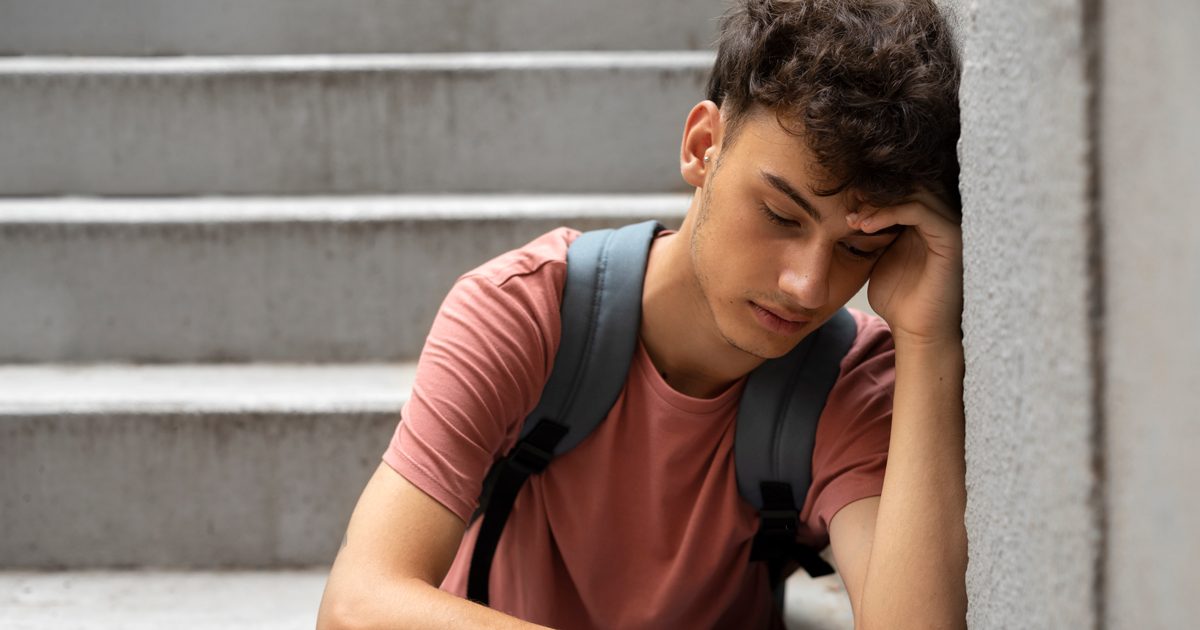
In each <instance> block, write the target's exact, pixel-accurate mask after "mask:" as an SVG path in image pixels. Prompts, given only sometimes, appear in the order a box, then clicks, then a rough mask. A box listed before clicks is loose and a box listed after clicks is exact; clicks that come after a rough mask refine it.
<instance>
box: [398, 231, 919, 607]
mask: <svg viewBox="0 0 1200 630" xmlns="http://www.w3.org/2000/svg"><path fill="white" fill-rule="evenodd" d="M578 234H579V233H578V232H576V231H573V230H569V229H566V228H560V229H558V230H555V231H553V232H550V233H548V234H546V235H544V236H542V237H540V238H538V239H537V240H535V241H533V242H532V243H530V244H528V245H526V246H525V247H522V248H521V249H518V250H514V251H512V252H509V253H507V254H504V255H503V256H500V257H499V258H496V259H495V260H492V261H491V262H489V263H487V264H485V265H483V266H482V267H480V268H479V269H476V270H474V271H472V272H470V273H468V274H466V275H464V276H463V277H462V278H461V279H459V281H458V283H457V284H455V286H454V288H453V289H452V290H451V291H450V294H449V295H448V296H447V297H446V300H445V302H444V303H443V304H442V307H441V310H440V311H439V312H438V315H437V318H436V320H435V321H434V324H433V328H432V330H431V331H430V334H429V338H428V340H427V341H426V343H425V348H424V350H423V351H422V353H421V359H420V363H419V364H418V367H417V375H416V381H415V383H414V386H413V394H412V398H411V399H410V400H409V402H408V404H407V405H405V407H404V410H403V412H402V419H401V421H400V424H399V426H398V427H397V429H396V433H395V435H394V437H393V438H392V442H391V444H390V446H389V448H388V450H387V452H386V453H385V454H384V457H383V458H384V461H386V462H387V463H388V464H389V465H390V466H391V467H392V468H394V469H395V470H396V471H397V472H399V473H400V474H401V475H403V476H404V477H405V478H406V479H408V480H409V481H410V482H412V483H413V484H414V485H416V486H417V487H418V488H420V489H421V490H423V491H424V492H425V493H427V494H428V495H429V496H431V497H433V498H434V499H436V500H437V501H439V502H441V503H442V504H443V505H445V506H446V507H448V508H449V509H450V510H452V511H453V512H454V513H455V514H457V515H458V516H459V517H461V518H462V519H463V520H464V521H466V520H468V519H469V518H470V516H471V514H472V512H473V511H474V510H475V508H476V505H477V498H478V496H479V492H480V487H481V484H482V482H483V478H484V477H485V476H486V474H487V472H488V469H489V468H490V467H491V466H492V464H493V463H494V462H495V461H497V460H498V459H500V458H502V457H503V456H504V455H505V454H506V453H508V451H509V450H510V449H512V447H513V446H514V445H515V444H516V441H517V437H518V434H519V433H520V430H521V425H522V421H523V420H524V418H525V416H526V415H527V414H529V413H530V412H531V411H532V410H533V407H534V406H535V405H536V403H537V401H538V398H539V397H540V395H541V390H542V387H543V386H544V385H545V383H546V380H547V379H548V378H549V376H550V370H551V368H552V365H553V361H554V355H555V352H556V351H557V349H558V341H559V336H560V332H561V329H560V318H559V303H560V300H561V297H562V287H563V282H564V280H565V278H566V253H567V246H568V245H569V244H570V243H571V241H573V240H574V239H575V237H576V236H578ZM852 313H853V315H854V319H855V321H856V323H857V324H858V329H859V330H858V337H857V340H856V341H855V343H854V346H853V348H852V349H851V351H850V353H849V354H848V355H847V356H846V358H845V359H844V360H843V361H842V364H841V374H840V376H839V379H838V381H837V384H836V385H835V386H834V388H833V391H832V392H831V393H830V396H829V400H828V402H827V404H826V406H825V410H824V413H823V414H822V415H821V419H820V422H819V424H818V428H817V438H816V445H815V451H814V453H813V473H814V474H813V484H812V487H811V489H810V490H809V493H808V497H807V500H806V502H805V504H804V508H803V509H802V512H801V515H800V518H801V526H800V534H799V539H800V540H801V541H802V542H805V543H808V544H813V545H820V546H823V545H824V544H826V543H827V541H828V527H829V520H830V519H831V518H833V515H834V514H835V513H837V511H838V510H840V509H841V508H842V507H843V506H845V505H847V504H848V503H851V502H853V501H855V500H858V499H861V498H864V497H869V496H875V495H878V494H879V493H880V490H881V489H882V487H883V472H884V468H885V466H886V463H887V447H888V439H889V435H890V429H891V413H892V391H893V383H894V381H895V371H894V349H893V344H892V339H891V334H890V332H889V331H888V329H887V325H886V324H884V323H883V321H882V320H880V319H879V318H876V317H871V316H868V315H865V314H863V313H861V312H858V311H852ZM743 385H744V379H743V380H742V381H741V382H739V383H737V384H736V385H734V386H733V387H731V388H730V389H729V390H728V391H726V392H725V393H723V394H721V395H720V396H718V397H717V398H713V399H698V398H691V397H689V396H685V395H683V394H681V393H679V392H677V391H675V390H673V389H671V387H670V386H668V385H667V384H666V382H664V381H663V380H662V377H661V376H660V375H659V374H658V373H657V372H656V371H655V369H654V366H653V364H652V363H651V362H650V359H649V357H648V356H647V354H646V352H645V349H644V348H642V346H641V344H640V343H639V344H638V349H637V352H636V354H635V356H634V360H633V364H632V366H631V367H630V371H629V379H628V380H627V381H626V384H625V389H624V390H623V391H622V392H621V395H620V397H619V398H618V399H617V402H616V404H614V405H613V408H612V410H611V411H610V412H609V414H608V417H607V418H606V419H605V421H604V422H602V423H601V424H600V426H599V428H597V429H596V430H595V431H594V432H593V433H592V434H591V435H590V436H589V437H588V438H587V439H586V440H584V441H583V442H582V443H581V444H580V445H579V446H577V447H575V448H574V449H572V450H571V451H569V452H567V453H566V454H564V455H562V456H561V457H559V458H557V459H555V460H554V461H553V462H552V463H551V464H550V466H549V467H548V468H547V469H546V470H545V472H543V473H542V474H541V475H535V476H533V477H530V479H529V481H528V482H527V483H526V484H525V487H524V488H522V490H521V493H520V495H518V497H517V501H516V504H515V506H514V508H513V512H512V514H511V516H510V517H509V520H508V524H507V525H506V526H505V530H504V535H503V536H502V537H501V539H500V545H499V547H498V549H497V550H496V556H495V560H494V562H493V565H492V575H491V584H490V586H491V591H490V596H491V605H492V607H493V608H496V609H497V610H500V611H503V612H507V613H509V614H512V615H514V616H516V617H519V618H522V619H525V620H528V621H531V622H535V623H539V624H543V625H546V626H549V627H552V628H558V629H559V630H574V629H577V628H578V629H592V628H603V629H608V628H611V629H614V630H616V629H619V630H636V629H646V630H670V629H675V628H678V629H682V630H695V629H698V628H738V629H745V628H773V627H774V628H778V627H782V624H781V622H780V619H779V615H778V613H776V612H774V611H773V610H772V606H771V605H770V588H769V584H768V579H767V575H766V571H765V569H764V567H763V566H762V565H763V563H761V562H756V563H753V564H751V563H750V562H749V561H748V559H749V555H750V545H751V541H752V540H753V538H754V534H755V532H756V531H757V529H758V515H757V514H756V512H755V510H754V509H753V508H752V507H751V506H750V504H748V503H746V502H745V501H744V500H743V499H742V498H741V496H740V495H739V494H738V487H737V478H736V474H735V471H734V459H733V438H734V422H735V420H736V416H737V407H738V400H739V397H740V395H741V392H742V387H743ZM478 527H479V525H478V523H476V524H475V525H474V526H473V527H471V528H470V529H469V530H468V532H467V535H466V536H465V537H464V539H463V542H462V546H461V547H460V549H459V553H458V556H457V558H455V561H454V564H453V566H452V567H451V569H450V572H449V574H448V575H447V576H446V579H445V581H444V582H443V583H442V588H443V589H445V590H447V591H449V592H452V593H455V594H458V595H460V596H465V594H466V588H467V587H466V585H467V571H468V568H469V565H470V557H471V551H472V548H473V546H474V543H475V535H476V533H477V531H478Z"/></svg>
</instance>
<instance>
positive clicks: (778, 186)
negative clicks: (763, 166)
mask: <svg viewBox="0 0 1200 630" xmlns="http://www.w3.org/2000/svg"><path fill="white" fill-rule="evenodd" d="M758 174H759V175H760V176H761V177H762V178H763V179H765V180H767V183H768V184H770V185H771V187H772V188H774V189H775V190H778V191H779V192H781V193H783V194H785V195H787V197H788V199H791V200H792V201H793V202H794V203H795V204H796V205H797V206H800V209H801V210H803V211H804V212H805V214H807V215H808V216H810V217H812V219H813V221H816V222H817V223H820V222H821V213H820V212H817V209H816V208H814V207H812V204H810V203H808V200H807V199H805V198H804V196H803V195H801V194H800V193H799V192H796V189H795V188H792V185H791V184H789V183H787V181H786V180H784V179H783V178H782V177H780V176H778V175H772V174H771V173H768V172H766V171H759V172H758Z"/></svg>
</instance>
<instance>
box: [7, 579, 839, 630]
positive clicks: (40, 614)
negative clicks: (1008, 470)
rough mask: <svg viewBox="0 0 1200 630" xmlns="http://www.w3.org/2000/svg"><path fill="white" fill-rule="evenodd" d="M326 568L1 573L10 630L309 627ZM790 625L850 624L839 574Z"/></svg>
mask: <svg viewBox="0 0 1200 630" xmlns="http://www.w3.org/2000/svg"><path fill="white" fill-rule="evenodd" d="M328 577H329V570H328V569H326V568H314V569H307V570H293V571H220V572H216V571H69V572H61V573H34V572H20V571H4V572H0V626H3V627H4V628H6V629H8V630H85V629H86V630H118V629H119V630H161V629H162V628H171V629H172V630H301V629H304V630H309V629H311V628H312V627H313V625H314V623H315V622H316V616H317V608H318V606H319V605H320V601H321V593H322V591H323V590H324V588H325V581H326V580H327V579H328ZM786 584H787V585H786V593H787V595H786V602H787V603H786V605H785V609H784V612H785V622H786V625H787V627H788V629H789V630H852V629H853V628H854V620H853V616H852V615H851V611H850V600H849V599H848V598H847V596H846V591H845V588H844V587H843V586H842V583H841V580H839V579H838V577H837V576H836V575H831V576H826V577H822V578H819V579H817V580H813V579H811V578H809V577H808V576H807V575H804V572H803V571H800V572H798V573H797V574H795V575H793V576H792V577H791V578H790V579H789V580H788V581H787V583H786Z"/></svg>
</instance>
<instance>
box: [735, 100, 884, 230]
mask: <svg viewBox="0 0 1200 630" xmlns="http://www.w3.org/2000/svg"><path fill="white" fill-rule="evenodd" d="M732 131H733V134H732V135H731V136H727V137H726V138H724V139H722V147H721V161H722V162H725V163H726V164H724V165H722V166H721V167H720V168H728V167H732V168H733V169H735V170H738V171H741V172H742V173H743V174H745V175H748V176H752V177H755V178H758V179H760V180H762V183H763V184H765V185H768V186H769V185H771V184H772V181H771V179H773V178H779V179H782V180H783V181H785V182H787V183H788V184H789V185H790V186H791V187H792V188H793V189H795V190H797V191H799V192H801V193H802V194H803V195H804V196H805V197H807V198H809V199H810V200H812V201H813V202H814V203H819V204H822V205H824V204H834V205H837V206H841V207H846V208H848V209H853V208H857V207H858V206H859V205H861V204H862V199H861V197H860V196H859V195H858V194H857V193H856V192H855V191H852V190H846V191H843V192H842V193H839V194H837V195H834V196H832V197H829V196H821V195H818V194H817V191H819V190H822V189H828V188H830V182H831V181H832V177H831V176H830V175H829V173H828V171H826V170H825V169H824V167H822V166H821V165H820V163H819V162H818V160H817V158H816V156H815V155H814V154H813V153H812V151H811V150H810V149H809V148H808V145H807V144H806V143H805V141H804V137H803V135H802V132H800V131H797V130H795V129H788V128H785V127H784V126H783V125H781V124H780V122H779V120H778V118H777V117H776V116H775V114H774V113H773V112H771V111H769V110H766V109H765V108H759V109H758V110H756V111H753V112H751V113H749V114H747V116H746V118H745V119H744V120H742V121H740V122H739V123H738V124H737V125H736V128H735V129H734V130H732ZM766 175H769V176H770V177H767V176H766Z"/></svg>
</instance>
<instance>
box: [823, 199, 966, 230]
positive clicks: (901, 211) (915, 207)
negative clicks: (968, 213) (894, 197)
mask: <svg viewBox="0 0 1200 630" xmlns="http://www.w3.org/2000/svg"><path fill="white" fill-rule="evenodd" d="M847 222H848V223H850V226H851V227H854V228H856V229H859V230H862V231H863V232H866V233H868V234H872V233H875V232H878V231H879V230H882V229H885V228H889V227H891V226H893V225H911V226H913V227H915V228H917V229H918V230H920V232H921V233H922V234H925V235H927V236H931V237H934V238H955V239H960V238H961V233H962V232H961V229H960V228H959V225H958V223H957V222H954V221H952V220H951V219H949V218H947V217H945V216H943V215H942V214H940V213H938V212H936V211H934V210H933V209H932V208H930V207H928V206H926V205H925V204H924V203H921V202H918V201H913V202H909V203H905V204H900V205H898V206H887V207H883V208H871V209H867V210H864V211H863V212H860V213H858V214H857V215H850V216H848V217H847Z"/></svg>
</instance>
